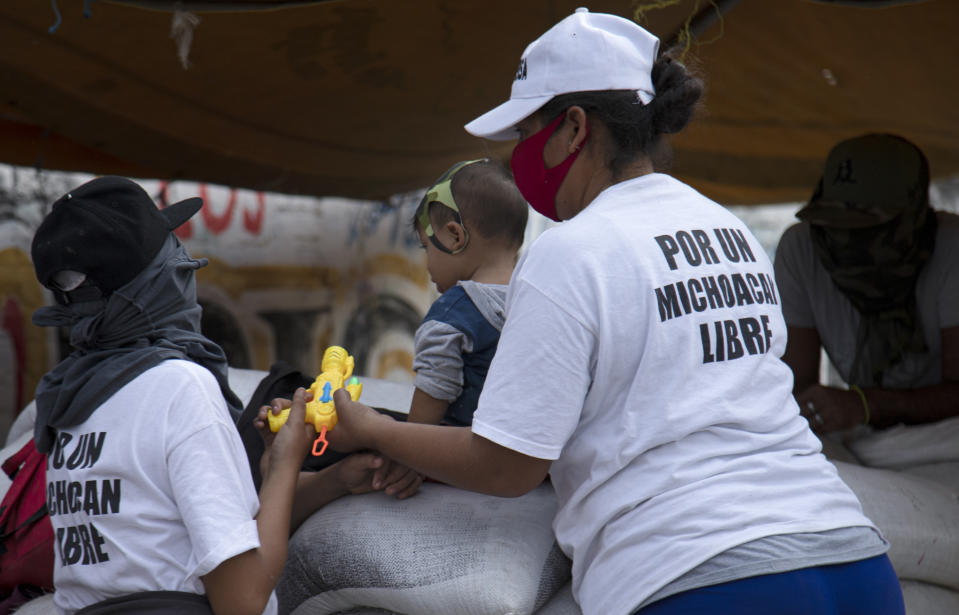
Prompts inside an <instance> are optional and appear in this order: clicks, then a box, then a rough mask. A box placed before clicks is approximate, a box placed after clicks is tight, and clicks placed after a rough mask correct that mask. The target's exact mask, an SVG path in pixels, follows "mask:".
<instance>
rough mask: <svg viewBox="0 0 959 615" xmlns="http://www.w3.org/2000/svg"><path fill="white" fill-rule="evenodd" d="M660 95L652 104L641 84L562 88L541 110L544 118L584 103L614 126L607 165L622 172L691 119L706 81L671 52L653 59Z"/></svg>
mask: <svg viewBox="0 0 959 615" xmlns="http://www.w3.org/2000/svg"><path fill="white" fill-rule="evenodd" d="M652 78H653V87H654V88H655V90H656V95H655V97H653V100H651V101H650V102H649V104H648V105H643V103H642V102H640V100H639V98H638V96H637V94H636V91H635V90H599V91H591V92H571V93H569V94H560V95H559V96H556V97H555V98H553V99H552V100H550V101H549V102H548V103H546V104H545V105H543V107H542V108H540V110H539V111H538V114H539V117H540V118H541V119H542V120H543V123H544V124H545V123H547V122H549V121H551V120H553V119H554V118H555V117H556V116H558V115H559V114H560V113H562V112H563V111H565V110H566V109H568V108H570V107H572V106H574V105H575V106H578V107H582V108H583V110H584V111H586V113H587V114H589V115H590V116H592V117H593V118H595V119H598V120H599V121H601V122H602V123H603V124H604V125H605V126H606V129H607V130H608V131H609V134H610V137H611V140H612V142H611V143H610V144H609V152H608V158H607V166H608V167H609V168H610V170H611V171H612V173H613V176H614V177H616V176H618V175H619V173H620V171H622V169H623V168H624V167H625V166H626V165H628V164H629V163H631V162H633V161H635V160H636V159H637V158H639V157H641V156H646V157H651V156H652V155H653V153H654V151H655V150H656V148H657V146H658V145H659V142H660V138H661V137H662V135H664V134H672V133H676V132H679V131H681V130H682V129H683V128H685V127H686V124H688V123H689V120H690V119H691V118H692V116H693V112H694V111H695V109H696V104H697V103H698V102H699V99H700V97H701V96H702V94H703V82H702V80H701V79H699V78H698V77H696V76H695V75H693V74H692V73H690V72H689V71H688V70H687V69H686V67H685V66H684V65H683V64H682V63H680V62H679V61H677V60H674V59H673V58H672V57H670V56H669V55H668V54H662V55H660V56H659V58H658V59H657V60H656V62H655V63H654V64H653V71H652Z"/></svg>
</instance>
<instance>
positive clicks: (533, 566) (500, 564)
mask: <svg viewBox="0 0 959 615" xmlns="http://www.w3.org/2000/svg"><path fill="white" fill-rule="evenodd" d="M555 512H556V497H555V494H554V493H553V489H552V487H551V486H550V485H549V484H543V485H541V486H540V487H538V488H536V489H534V490H533V491H531V492H530V493H527V494H526V495H524V496H521V497H518V498H499V497H495V496H489V495H482V494H478V493H472V492H469V491H464V490H461V489H456V488H454V487H449V486H447V485H442V484H437V483H427V484H424V485H423V486H422V487H421V489H420V491H419V493H417V494H416V495H415V496H413V497H411V498H409V499H406V500H396V499H394V498H390V497H389V496H386V495H385V494H383V493H368V494H364V495H357V496H348V497H344V498H340V499H338V500H336V501H334V502H332V503H330V504H328V505H327V506H325V507H323V508H322V509H320V510H319V511H317V512H316V513H314V514H313V515H312V516H311V517H310V518H309V519H307V520H306V521H305V522H304V523H303V525H301V526H300V528H299V529H298V530H297V531H296V533H295V534H294V536H293V538H292V539H291V541H290V547H289V552H288V558H287V563H286V568H285V569H284V572H283V575H282V577H281V578H280V582H279V584H278V585H277V588H276V593H277V597H278V598H279V602H280V613H291V612H292V613H293V614H294V615H326V614H331V613H337V612H340V611H348V610H350V609H355V608H358V607H372V608H379V609H385V610H389V611H394V612H397V613H409V614H415V615H449V614H450V613H456V614H457V615H493V614H496V615H500V614H502V613H511V614H513V615H531V614H532V613H534V612H535V611H536V610H537V609H538V608H540V607H541V606H542V605H543V604H545V603H546V602H547V601H548V600H549V599H550V598H551V597H552V596H553V595H554V594H555V593H556V592H557V591H558V590H559V588H560V587H562V586H563V585H564V584H565V583H566V582H567V581H568V580H569V578H570V562H569V560H568V559H567V558H566V557H565V556H564V555H563V554H562V552H561V551H560V550H559V548H558V546H557V545H556V542H555V538H554V536H553V530H552V519H553V516H554V515H555Z"/></svg>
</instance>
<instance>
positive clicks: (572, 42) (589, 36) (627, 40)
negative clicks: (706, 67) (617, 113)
mask: <svg viewBox="0 0 959 615" xmlns="http://www.w3.org/2000/svg"><path fill="white" fill-rule="evenodd" d="M658 50H659V39H658V38H656V37H655V36H653V35H652V34H650V33H649V32H647V31H646V30H644V29H643V28H641V27H640V26H639V25H637V24H636V23H634V22H632V21H630V20H628V19H624V18H623V17H619V16H616V15H608V14H606V13H590V12H589V10H588V9H585V8H578V9H576V11H575V12H574V13H573V14H572V15H570V16H569V17H567V18H565V19H564V20H562V21H561V22H559V23H558V24H556V25H555V26H553V27H552V28H550V29H549V30H547V31H546V33H545V34H543V35H542V36H541V37H539V38H538V39H536V40H535V41H533V42H532V43H530V44H529V46H528V47H526V51H524V52H523V57H522V59H520V63H519V69H518V70H517V71H516V77H515V79H514V80H513V88H512V90H511V91H510V97H509V100H507V101H506V102H505V103H503V104H501V105H500V106H498V107H496V108H495V109H492V110H490V111H487V112H486V113H484V114H483V115H481V116H479V117H478V118H476V119H475V120H473V121H472V122H470V123H469V124H467V125H466V126H465V128H466V131H467V132H468V133H470V134H472V135H475V136H477V137H484V138H486V139H490V140H492V141H509V140H510V139H515V138H516V137H517V133H516V129H515V127H516V124H517V123H518V122H520V121H521V120H523V119H524V118H526V117H528V116H529V115H530V114H532V113H533V112H534V111H536V110H537V109H539V108H540V107H542V106H543V105H545V104H546V103H547V102H549V101H550V100H551V99H553V98H554V97H555V96H558V95H559V94H568V93H570V92H587V91H594V90H597V91H598V90H636V92H637V94H638V96H639V99H640V101H642V103H643V104H644V105H645V104H649V101H651V100H652V99H653V97H654V96H655V95H656V92H655V90H654V88H653V79H652V70H653V62H654V61H655V60H656V53H657V51H658Z"/></svg>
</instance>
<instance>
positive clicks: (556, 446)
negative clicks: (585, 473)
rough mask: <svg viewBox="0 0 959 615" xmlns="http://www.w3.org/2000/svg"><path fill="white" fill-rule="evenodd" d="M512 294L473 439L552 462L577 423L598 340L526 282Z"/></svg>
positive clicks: (517, 282) (516, 285) (476, 416)
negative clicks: (482, 439)
mask: <svg viewBox="0 0 959 615" xmlns="http://www.w3.org/2000/svg"><path fill="white" fill-rule="evenodd" d="M510 292H511V293H512V296H511V298H510V303H509V306H508V313H507V318H506V324H505V326H504V327H503V333H502V335H501V336H500V340H499V346H498V347H497V350H496V355H495V356H494V357H493V362H492V364H491V365H490V370H489V374H488V375H487V377H486V384H485V385H484V387H483V392H482V394H481V395H480V400H479V406H478V407H477V409H476V413H475V414H474V415H473V427H472V429H473V433H475V434H477V435H480V436H482V437H484V438H486V439H488V440H491V441H493V442H495V443H497V444H499V445H501V446H505V447H507V448H510V449H512V450H515V451H518V452H520V453H523V454H524V455H529V456H531V457H537V458H539V459H558V458H559V456H560V453H561V452H562V450H563V447H564V446H565V444H566V441H567V440H568V439H569V437H570V436H571V435H572V433H573V431H574V430H575V429H576V427H577V425H578V424H579V420H580V415H581V413H582V409H583V404H584V400H585V398H586V394H587V393H588V391H589V387H590V383H591V381H592V378H591V374H590V366H591V362H592V355H593V349H594V347H595V343H596V340H595V337H594V336H593V334H592V333H591V332H590V331H589V330H588V328H587V327H586V326H585V325H584V324H583V323H581V322H580V321H579V320H577V319H576V318H574V317H573V316H572V315H571V314H569V313H568V312H567V311H565V310H564V309H563V308H562V307H561V306H560V304H559V303H558V302H556V301H553V300H552V299H550V298H548V297H547V296H546V295H545V294H543V293H542V292H541V291H539V290H538V289H537V288H535V287H533V285H532V284H530V283H529V282H527V281H526V280H514V282H513V288H511V289H510Z"/></svg>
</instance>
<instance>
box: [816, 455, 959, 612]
mask: <svg viewBox="0 0 959 615" xmlns="http://www.w3.org/2000/svg"><path fill="white" fill-rule="evenodd" d="M833 463H835V465H836V468H837V469H838V470H839V474H840V475H841V476H842V478H843V480H844V481H845V482H846V484H848V485H849V486H850V488H852V490H853V491H854V492H855V493H856V495H857V496H858V497H859V501H860V502H862V507H863V510H864V511H865V513H866V515H867V516H868V517H869V518H870V519H872V521H873V522H874V523H875V524H876V525H877V526H878V527H879V529H880V530H882V533H883V535H884V536H885V537H886V540H888V541H889V543H890V545H891V547H890V549H889V559H890V560H891V561H892V565H893V567H894V568H895V570H896V574H897V575H898V576H899V579H900V581H901V583H902V585H903V595H904V597H905V599H906V612H907V613H908V614H909V615H955V614H956V613H959V492H957V491H956V490H955V489H952V488H950V487H948V486H946V485H944V484H942V483H938V482H933V481H930V480H927V479H923V478H919V477H917V476H914V475H911V474H907V473H903V472H897V471H894V470H885V469H879V468H866V467H863V466H858V465H855V464H850V463H844V462H841V461H834V462H833Z"/></svg>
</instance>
